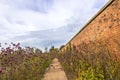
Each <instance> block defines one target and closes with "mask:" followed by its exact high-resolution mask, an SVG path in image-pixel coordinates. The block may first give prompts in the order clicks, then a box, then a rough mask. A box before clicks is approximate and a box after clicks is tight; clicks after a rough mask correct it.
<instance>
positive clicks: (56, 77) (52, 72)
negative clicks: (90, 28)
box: [42, 58, 68, 80]
mask: <svg viewBox="0 0 120 80" xmlns="http://www.w3.org/2000/svg"><path fill="white" fill-rule="evenodd" d="M42 80H68V79H67V77H66V75H65V72H64V70H63V69H62V67H61V65H60V62H59V61H58V59H57V58H55V59H53V61H52V64H51V65H50V67H49V68H48V69H47V70H46V73H45V75H44V78H43V79H42Z"/></svg>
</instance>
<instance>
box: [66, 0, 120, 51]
mask: <svg viewBox="0 0 120 80" xmlns="http://www.w3.org/2000/svg"><path fill="white" fill-rule="evenodd" d="M96 40H102V41H106V40H107V41H109V44H110V46H111V47H112V48H116V47H118V46H120V45H118V44H120V0H111V1H109V4H107V7H105V9H103V10H102V11H100V12H99V13H98V15H97V16H95V17H94V18H93V19H92V20H91V21H90V22H89V23H88V24H87V25H86V26H85V27H84V28H83V29H82V30H81V31H80V32H79V33H78V34H77V35H76V36H75V37H74V38H73V39H72V40H71V41H69V42H68V44H71V45H75V46H78V45H80V44H81V42H83V41H84V42H89V41H96ZM114 41H116V42H117V43H118V44H116V43H115V42H114ZM68 44H67V45H68ZM67 45H66V46H67ZM116 49H117V48H116Z"/></svg>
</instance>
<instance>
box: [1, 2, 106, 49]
mask: <svg viewBox="0 0 120 80" xmlns="http://www.w3.org/2000/svg"><path fill="white" fill-rule="evenodd" d="M107 2H108V0H0V43H11V42H14V43H18V42H19V43H21V45H22V46H31V47H37V48H40V49H44V48H45V47H50V46H53V45H54V46H55V47H60V46H61V45H65V44H66V43H67V42H68V41H69V40H70V39H71V38H72V37H73V36H74V35H75V34H76V33H77V32H78V31H79V30H80V29H81V28H82V27H83V26H84V25H85V23H87V22H88V21H89V19H91V17H92V16H94V15H95V14H96V13H97V12H98V11H99V10H100V9H101V8H102V7H103V6H104V5H105V4H106V3H107Z"/></svg>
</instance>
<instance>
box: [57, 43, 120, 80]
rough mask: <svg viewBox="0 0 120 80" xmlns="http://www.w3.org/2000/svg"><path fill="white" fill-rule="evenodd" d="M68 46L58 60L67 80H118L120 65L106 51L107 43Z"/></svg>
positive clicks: (107, 50) (115, 58)
mask: <svg viewBox="0 0 120 80" xmlns="http://www.w3.org/2000/svg"><path fill="white" fill-rule="evenodd" d="M74 48H75V47H72V45H71V46H68V48H67V50H66V51H65V52H60V53H59V54H58V58H59V60H60V61H61V63H62V65H63V68H64V70H65V72H66V74H67V77H68V80H120V63H119V60H118V58H117V57H116V55H115V54H114V53H113V52H112V51H110V50H109V49H108V45H107V43H100V42H97V43H94V42H90V43H89V44H86V43H82V44H81V45H79V46H78V47H77V48H78V50H79V51H78V50H75V49H74Z"/></svg>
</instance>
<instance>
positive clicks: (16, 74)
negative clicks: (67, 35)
mask: <svg viewBox="0 0 120 80" xmlns="http://www.w3.org/2000/svg"><path fill="white" fill-rule="evenodd" d="M0 58H1V59H0V62H2V64H0V66H2V67H4V68H5V70H4V71H3V73H2V74H0V80H21V79H22V80H41V78H42V77H43V74H44V73H45V70H46V68H47V67H48V66H49V65H50V63H51V58H50V55H49V54H37V53H36V54H7V55H4V54H0Z"/></svg>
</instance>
